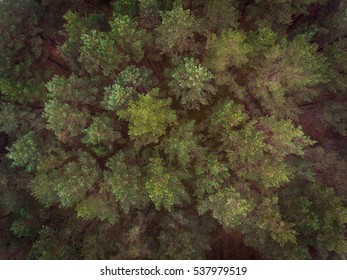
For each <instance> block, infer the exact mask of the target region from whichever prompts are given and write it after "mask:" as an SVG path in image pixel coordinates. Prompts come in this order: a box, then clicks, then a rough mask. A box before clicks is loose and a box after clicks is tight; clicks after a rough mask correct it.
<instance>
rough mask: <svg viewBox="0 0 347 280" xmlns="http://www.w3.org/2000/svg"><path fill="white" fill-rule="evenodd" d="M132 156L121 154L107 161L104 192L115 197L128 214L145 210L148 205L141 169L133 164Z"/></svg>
mask: <svg viewBox="0 0 347 280" xmlns="http://www.w3.org/2000/svg"><path fill="white" fill-rule="evenodd" d="M132 160H133V159H132V158H131V156H130V155H127V154H124V153H123V152H119V153H118V154H116V155H115V156H113V157H112V158H110V159H109V160H108V161H107V164H106V166H107V171H106V172H105V173H104V177H105V179H104V181H105V182H104V186H103V190H102V191H103V192H106V193H110V194H111V195H113V196H114V199H115V200H116V201H117V203H118V205H119V207H120V208H121V209H122V210H123V211H124V212H125V213H128V212H129V211H130V209H131V208H133V207H135V208H138V209H141V208H143V207H144V206H145V205H146V204H147V203H148V200H149V199H148V197H147V194H146V192H145V188H144V180H143V178H142V177H143V174H142V171H141V168H140V167H139V166H137V165H135V164H132V163H131V161H132Z"/></svg>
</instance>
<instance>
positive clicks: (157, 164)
mask: <svg viewBox="0 0 347 280" xmlns="http://www.w3.org/2000/svg"><path fill="white" fill-rule="evenodd" d="M146 190H147V192H148V195H149V197H150V199H151V201H152V202H153V203H154V205H155V207H156V209H158V210H159V209H161V207H164V208H165V209H167V210H169V211H171V209H172V207H173V206H175V205H182V204H183V203H184V202H185V201H187V200H189V195H188V193H187V192H186V190H185V187H184V185H183V184H182V181H181V179H180V176H179V173H178V172H174V171H171V170H170V169H169V168H167V167H166V166H164V163H163V160H162V159H161V158H151V159H150V164H149V165H148V179H147V180H146Z"/></svg>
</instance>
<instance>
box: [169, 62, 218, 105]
mask: <svg viewBox="0 0 347 280" xmlns="http://www.w3.org/2000/svg"><path fill="white" fill-rule="evenodd" d="M169 76H171V78H172V80H171V82H170V83H169V87H170V91H171V93H172V94H173V95H176V97H177V98H179V99H180V102H181V105H182V107H183V108H187V109H199V107H200V105H207V104H209V103H210V101H211V97H212V95H215V94H216V89H215V88H214V87H213V85H212V78H213V75H212V73H211V72H209V71H208V70H207V69H205V68H204V67H203V66H201V65H200V64H198V63H197V62H196V61H194V59H191V58H184V60H183V62H181V63H180V64H179V65H178V66H177V67H176V68H174V69H173V70H172V71H171V72H170V75H169Z"/></svg>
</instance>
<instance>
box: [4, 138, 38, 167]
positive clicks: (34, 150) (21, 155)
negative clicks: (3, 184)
mask: <svg viewBox="0 0 347 280" xmlns="http://www.w3.org/2000/svg"><path fill="white" fill-rule="evenodd" d="M8 150H9V154H8V158H9V159H12V160H13V166H23V167H26V169H27V170H28V171H34V170H35V169H36V165H37V161H38V156H39V154H40V151H39V147H38V146H37V141H36V139H35V133H34V132H29V133H28V134H25V135H24V136H23V137H21V138H19V139H18V140H17V142H15V143H14V144H13V145H12V146H11V147H9V149H8Z"/></svg>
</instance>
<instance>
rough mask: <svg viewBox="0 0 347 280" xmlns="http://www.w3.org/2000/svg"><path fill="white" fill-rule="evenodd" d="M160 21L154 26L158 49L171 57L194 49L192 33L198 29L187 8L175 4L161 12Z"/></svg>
mask: <svg viewBox="0 0 347 280" xmlns="http://www.w3.org/2000/svg"><path fill="white" fill-rule="evenodd" d="M161 18H162V22H161V24H160V25H159V26H158V27H157V28H156V33H157V39H156V43H157V44H158V47H159V48H160V50H161V51H162V52H163V53H165V54H168V55H170V56H172V57H175V56H177V55H180V54H182V53H185V52H187V51H189V50H192V49H194V33H195V32H197V31H198V25H197V22H196V20H195V18H194V17H193V16H192V15H191V14H190V12H189V10H185V9H183V8H182V6H180V5H178V4H177V5H175V6H174V8H173V9H172V10H170V11H166V12H163V13H162V14H161Z"/></svg>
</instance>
